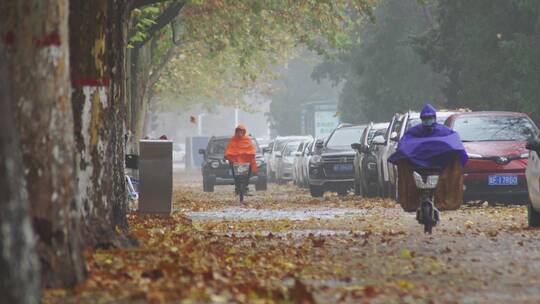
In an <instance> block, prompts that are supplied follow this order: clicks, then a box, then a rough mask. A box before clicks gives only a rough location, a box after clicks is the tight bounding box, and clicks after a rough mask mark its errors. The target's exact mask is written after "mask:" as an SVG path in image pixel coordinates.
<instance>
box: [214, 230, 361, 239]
mask: <svg viewBox="0 0 540 304" xmlns="http://www.w3.org/2000/svg"><path fill="white" fill-rule="evenodd" d="M233 234H234V235H235V236H236V237H245V236H252V235H255V234H257V235H261V236H269V235H270V234H271V235H273V236H276V237H295V238H306V237H308V236H310V235H313V236H315V237H319V236H338V235H349V234H351V231H350V230H328V229H304V230H300V229H293V230H288V231H283V232H274V231H268V230H263V231H257V232H255V231H250V232H245V231H235V232H226V233H223V234H222V235H227V236H232V235H233Z"/></svg>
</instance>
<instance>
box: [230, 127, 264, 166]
mask: <svg viewBox="0 0 540 304" xmlns="http://www.w3.org/2000/svg"><path fill="white" fill-rule="evenodd" d="M238 129H240V130H243V131H244V132H245V134H247V130H246V127H244V126H243V125H238V126H237V127H236V129H235V131H236V130H238ZM235 133H236V132H235ZM256 153H257V150H256V149H255V145H253V142H252V140H251V138H250V137H249V136H248V135H244V136H236V135H234V136H233V137H232V138H231V140H230V141H229V144H228V145H227V148H226V149H225V159H226V160H228V161H230V162H232V163H251V172H253V173H255V172H257V162H256V161H255V154H256Z"/></svg>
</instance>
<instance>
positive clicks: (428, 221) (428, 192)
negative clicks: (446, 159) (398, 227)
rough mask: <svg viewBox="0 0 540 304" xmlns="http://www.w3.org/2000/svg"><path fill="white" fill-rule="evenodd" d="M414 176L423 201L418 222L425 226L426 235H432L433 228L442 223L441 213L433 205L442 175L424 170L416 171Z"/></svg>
mask: <svg viewBox="0 0 540 304" xmlns="http://www.w3.org/2000/svg"><path fill="white" fill-rule="evenodd" d="M418 171H420V173H419V172H418ZM413 175H414V182H415V183H416V188H418V190H419V191H420V200H421V201H420V202H421V203H420V208H418V210H416V220H417V221H418V223H420V224H423V225H424V233H429V234H431V232H432V229H433V227H435V226H436V225H437V224H438V223H439V221H440V212H439V210H438V209H437V208H435V205H434V204H433V201H434V196H435V189H436V188H437V184H438V183H439V176H440V173H439V172H437V173H435V172H434V171H431V172H430V171H429V170H425V169H423V170H417V171H415V172H414V173H413Z"/></svg>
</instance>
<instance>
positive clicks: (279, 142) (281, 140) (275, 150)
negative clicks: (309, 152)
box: [267, 136, 310, 181]
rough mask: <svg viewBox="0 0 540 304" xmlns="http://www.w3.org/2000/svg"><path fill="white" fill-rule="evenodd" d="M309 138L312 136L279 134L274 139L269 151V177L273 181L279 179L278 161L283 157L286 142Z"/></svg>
mask: <svg viewBox="0 0 540 304" xmlns="http://www.w3.org/2000/svg"><path fill="white" fill-rule="evenodd" d="M308 138H310V137H308V136H278V137H276V138H275V139H274V141H273V145H272V151H270V153H269V157H268V163H267V166H268V167H267V171H268V178H269V179H270V180H271V181H278V176H277V173H278V172H277V170H278V163H279V159H280V158H281V152H282V150H283V147H285V144H286V143H287V142H289V141H291V140H295V141H301V140H305V139H308Z"/></svg>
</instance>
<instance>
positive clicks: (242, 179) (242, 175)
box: [232, 163, 251, 203]
mask: <svg viewBox="0 0 540 304" xmlns="http://www.w3.org/2000/svg"><path fill="white" fill-rule="evenodd" d="M232 171H233V178H234V189H235V190H234V191H235V193H236V195H238V196H239V197H240V202H241V203H242V202H244V196H245V195H246V193H247V189H248V185H249V175H250V171H251V164H249V163H233V164H232Z"/></svg>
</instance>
